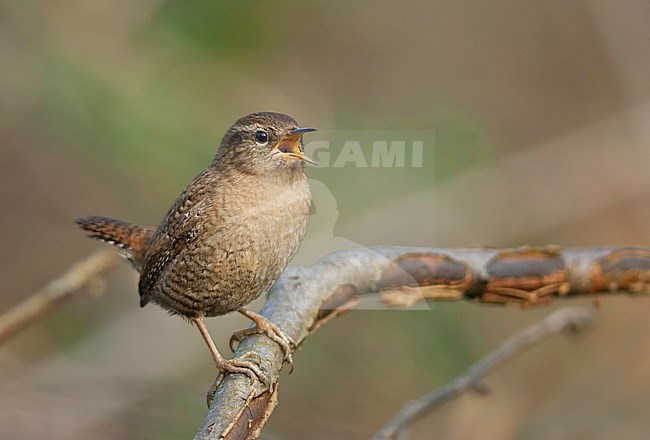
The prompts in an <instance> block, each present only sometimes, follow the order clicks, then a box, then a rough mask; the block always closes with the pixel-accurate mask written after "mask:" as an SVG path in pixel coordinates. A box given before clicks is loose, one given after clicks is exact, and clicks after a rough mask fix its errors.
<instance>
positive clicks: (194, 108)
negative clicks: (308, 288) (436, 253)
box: [0, 0, 650, 439]
mask: <svg viewBox="0 0 650 440" xmlns="http://www.w3.org/2000/svg"><path fill="white" fill-rule="evenodd" d="M649 20H650V5H649V4H648V3H647V2H646V1H645V0H623V1H619V2H612V1H602V0H593V1H571V2H566V1H565V2H561V1H537V2H518V1H514V0H504V1H500V2H482V1H478V0H460V1H455V2H449V1H437V2H425V1H413V2H408V3H398V2H391V1H386V0H378V1H372V2H370V1H356V2H349V1H328V2H299V1H295V0H291V1H283V2H280V1H276V0H273V1H265V2H259V1H258V2H254V1H250V0H238V1H216V0H210V1H208V0H182V1H181V0H175V1H169V0H167V1H164V0H141V1H138V2H128V1H123V0H113V1H105V0H90V1H88V0H87V1H78V0H77V1H75V0H61V1H50V2H46V1H38V0H33V1H17V0H8V1H3V2H1V3H0V66H1V70H0V72H2V73H1V74H0V115H1V116H0V176H1V185H0V211H1V213H2V214H1V216H2V217H1V218H2V222H1V223H0V243H1V244H2V246H1V248H0V279H1V280H2V290H3V293H2V295H1V297H0V306H1V307H2V309H3V310H5V309H8V308H9V307H11V306H12V305H13V304H16V303H17V302H19V301H20V300H21V299H23V298H25V297H27V296H28V295H30V294H31V293H32V292H34V291H36V290H37V289H38V288H39V287H41V286H43V285H44V284H45V283H47V282H48V281H49V280H51V279H53V278H55V277H56V276H57V275H58V274H60V273H61V272H63V271H64V270H65V269H66V268H67V267H68V266H69V265H70V264H72V263H73V262H75V261H77V260H80V259H82V258H84V257H85V256H86V255H88V254H89V253H91V252H92V251H93V250H95V249H97V248H98V247H100V245H99V244H98V243H93V242H91V241H90V240H87V239H85V238H84V237H83V234H81V232H80V231H78V230H76V228H75V227H74V225H73V223H72V220H73V219H74V218H76V217H78V216H81V215H86V214H100V215H108V216H113V217H117V218H123V219H126V220H130V221H133V222H135V223H140V224H148V225H155V224H156V223H157V222H158V221H159V220H160V219H161V218H162V216H163V215H164V213H165V211H166V209H167V208H168V206H169V205H170V204H171V203H172V201H173V200H174V199H175V197H176V196H177V194H178V193H179V192H180V191H181V190H182V189H183V188H184V187H185V185H186V184H187V182H189V180H190V179H191V178H192V177H193V176H194V175H195V174H196V173H198V172H199V171H200V170H201V169H202V168H203V167H205V166H206V165H207V164H208V163H209V162H210V160H211V158H212V155H213V154H214V151H215V149H216V147H217V145H218V142H219V140H220V137H221V135H222V134H223V132H224V131H225V130H226V129H227V128H228V127H229V126H230V125H231V124H232V123H233V122H234V121H235V120H236V119H237V118H238V117H240V116H243V115H245V114H247V113H249V112H253V111H260V110H274V111H282V112H285V113H288V114H291V115H292V116H294V117H296V118H297V119H298V120H299V121H300V122H301V123H302V124H304V125H306V126H316V127H318V128H320V129H321V130H323V131H322V132H321V133H320V134H317V135H314V136H321V138H316V137H314V138H313V139H327V136H330V135H331V136H333V138H336V139H342V138H343V137H345V136H347V134H350V135H351V136H352V137H354V133H367V132H379V133H387V134H386V136H387V137H390V136H392V134H391V133H396V132H402V131H408V132H421V133H429V134H433V135H432V136H431V137H430V138H427V139H424V141H425V150H424V154H423V166H422V167H421V168H413V167H409V166H406V167H402V168H400V167H387V168H370V167H369V168H362V167H356V166H353V165H352V164H348V165H346V166H344V167H339V168H335V167H321V168H319V169H314V168H310V169H309V170H308V174H309V177H310V178H312V179H314V182H312V186H313V188H314V197H315V214H314V217H313V220H312V224H311V226H310V230H309V232H308V236H307V238H306V240H305V242H304V244H303V248H302V250H301V253H300V254H299V255H298V257H297V258H296V260H295V262H296V263H309V262H311V261H314V260H315V259H317V258H319V257H320V256H323V255H325V254H326V253H328V252H330V251H332V250H336V249H341V248H351V247H357V246H370V245H382V244H385V245H396V244H403V245H421V246H467V245H480V244H486V245H492V246H518V245H524V244H536V245H545V244H558V245H562V246H598V245H612V246H614V245H646V246H647V245H649V244H650V221H649V220H650V204H649V203H648V200H649V197H650V175H649V173H648V166H649V164H650V104H649V103H650V81H648V79H649V78H650V44H648V42H649V41H650V27H648V26H647V23H648V21H649ZM328 133H329V134H328ZM342 133H345V136H344V135H343V134H342ZM322 136H325V137H322ZM337 136H338V137H337ZM388 140H390V139H388ZM333 148H334V147H333ZM364 153H367V154H370V152H369V151H364ZM648 301H650V298H630V297H627V296H617V297H607V298H604V299H603V302H602V313H601V316H600V319H599V322H598V325H597V327H596V328H595V329H594V330H593V331H591V332H589V333H588V334H586V335H583V336H580V337H579V338H569V339H567V338H556V339H554V340H552V341H549V342H547V343H545V344H544V345H543V346H541V347H539V348H537V349H535V350H533V351H531V352H529V353H526V354H525V355H523V356H522V357H521V358H519V359H517V360H515V361H514V362H512V363H511V364H509V365H508V366H506V367H504V368H502V369H501V370H500V371H498V372H497V373H495V374H493V375H491V376H490V377H489V378H488V381H487V382H488V384H489V385H490V386H491V388H492V390H493V392H492V393H491V394H490V395H489V396H487V397H476V396H465V397H463V398H461V399H460V400H458V401H456V402H454V403H452V404H450V405H448V406H447V407H445V408H444V409H442V410H440V411H438V412H437V413H435V414H433V415H432V416H430V417H428V418H426V419H425V420H423V421H421V422H419V423H418V424H417V425H415V426H414V428H413V431H412V438H418V439H419V438H422V439H425V438H426V439H429V438H447V439H508V438H517V439H586V438H589V439H610V438H612V437H614V436H618V437H620V438H626V439H645V438H648V437H649V436H650V419H648V417H647V408H648V406H649V405H650V320H649V319H648V311H647V309H648V306H649V302H648ZM574 302H578V301H574ZM260 305H261V302H260V301H258V302H257V303H255V305H254V306H253V307H254V308H259V306H260ZM559 305H561V304H559V301H558V302H557V303H556V304H554V305H553V306H552V307H550V308H549V307H546V308H541V309H536V310H530V311H525V312H522V311H520V310H519V309H517V308H514V307H513V308H491V307H479V306H476V305H473V304H467V303H452V304H436V305H429V306H418V307H416V308H415V310H402V311H392V310H391V311H386V310H360V311H354V312H352V313H349V314H348V315H346V316H344V317H342V318H340V319H337V320H335V321H334V322H332V323H330V324H328V325H327V326H326V327H324V328H323V329H322V330H321V331H319V332H318V333H316V334H315V335H314V336H313V337H311V338H310V339H309V340H308V341H307V343H306V344H305V346H304V348H303V349H302V350H301V351H300V352H299V353H298V354H297V355H296V356H295V362H296V370H295V372H294V373H293V375H292V376H290V377H284V378H283V379H282V381H281V385H280V405H279V406H278V408H277V410H276V412H275V414H274V416H273V418H272V419H271V421H270V423H269V424H268V425H267V428H266V430H265V432H264V436H263V438H267V439H332V438H345V439H363V438H367V437H368V436H369V435H370V434H371V433H372V432H374V431H375V430H376V429H378V428H379V427H380V426H381V425H382V424H383V423H384V422H385V421H387V420H388V418H390V417H391V415H393V414H394V413H395V412H396V411H397V410H398V409H399V408H400V407H401V406H402V404H403V403H404V402H405V401H407V400H409V399H413V398H416V397H418V396H419V395H421V394H423V393H425V392H427V391H429V390H430V389H432V388H434V387H436V386H438V385H441V384H443V383H445V382H446V381H448V380H449V379H450V378H452V377H453V376H454V375H455V374H457V373H459V372H460V371H461V370H462V369H463V368H465V367H466V366H468V365H469V364H470V363H472V362H473V361H476V360H477V359H479V358H480V357H481V356H482V355H483V354H484V353H486V352H487V351H488V350H489V349H491V348H493V347H494V346H495V345H497V344H498V343H499V342H500V341H501V340H502V339H503V338H505V337H506V336H507V335H509V334H511V333H512V332H514V331H516V330H517V329H520V328H522V327H524V326H525V325H527V324H528V323H531V322H533V321H535V320H537V319H539V318H540V317H541V316H543V315H544V314H546V313H548V312H549V311H550V310H551V309H552V308H553V307H557V306H559ZM243 325H248V323H247V322H246V321H245V320H243V319H242V318H239V317H236V316H229V317H225V318H219V319H213V320H210V322H209V326H210V328H211V329H212V332H213V335H214V336H215V340H216V342H217V345H218V346H219V347H221V348H222V349H223V350H224V352H226V351H225V350H226V347H227V340H228V338H229V336H230V334H231V333H232V331H233V330H235V329H237V328H240V327H241V326H243ZM0 368H1V370H2V372H3V374H2V378H1V379H0V380H1V382H0V403H1V405H0V408H2V409H0V437H2V438H3V439H24V438H39V437H40V438H49V439H77V438H79V439H82V438H83V439H86V438H93V439H114V438H134V439H161V438H169V439H175V438H178V439H182V438H188V437H190V436H191V435H192V434H193V433H194V431H195V429H196V428H197V427H198V425H199V424H200V421H201V420H202V418H203V416H204V413H205V404H204V398H203V396H204V391H205V389H206V387H207V386H208V384H209V383H210V382H211V380H212V378H213V376H214V367H213V365H212V361H211V359H210V356H209V353H208V351H207V350H206V349H205V348H204V346H203V342H202V340H201V338H199V336H198V333H197V332H196V330H195V329H193V328H192V327H191V326H189V325H187V324H186V323H185V322H183V321H182V320H181V319H178V318H169V317H167V316H166V314H165V313H164V312H162V311H161V310H160V309H157V308H155V307H147V308H145V309H140V308H139V307H138V295H137V276H136V274H135V273H134V272H133V271H132V270H131V269H130V268H129V267H127V265H126V264H123V265H121V266H120V267H119V268H118V269H117V270H115V271H113V272H111V274H110V275H109V276H108V277H107V291H106V293H105V294H104V295H102V296H101V297H85V298H84V299H81V300H79V301H76V302H74V303H71V304H67V305H65V306H64V307H63V308H62V309H61V310H59V311H57V312H55V313H52V315H51V316H49V317H48V318H47V319H44V320H42V321H41V322H39V323H38V324H37V325H35V326H33V327H31V328H29V329H28V330H26V331H24V332H23V333H21V334H20V335H18V336H17V337H15V338H13V339H12V340H11V341H9V342H8V343H5V344H4V345H3V346H2V347H0Z"/></svg>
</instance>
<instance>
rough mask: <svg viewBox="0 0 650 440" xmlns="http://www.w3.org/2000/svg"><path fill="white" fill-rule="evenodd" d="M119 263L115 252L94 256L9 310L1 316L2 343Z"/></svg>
mask: <svg viewBox="0 0 650 440" xmlns="http://www.w3.org/2000/svg"><path fill="white" fill-rule="evenodd" d="M117 261H119V258H118V257H117V255H116V254H115V252H112V251H102V252H97V253H95V254H92V255H91V256H89V257H88V258H86V259H85V260H82V261H80V262H78V263H76V264H75V265H74V266H72V267H71V268H70V269H69V270H68V271H67V272H66V273H64V274H63V275H61V276H60V277H59V278H57V279H55V280H54V281H51V282H50V283H49V284H47V285H46V286H45V287H44V288H43V289H41V290H39V291H38V292H37V293H35V294H34V295H32V296H30V297H29V298H27V299H25V300H24V301H23V302H21V303H19V304H17V305H16V306H14V307H13V308H11V309H9V310H8V311H6V312H5V313H4V314H3V315H2V316H0V343H2V342H4V341H5V340H6V339H8V338H9V337H11V336H13V335H14V334H15V333H17V332H18V331H20V330H22V329H23V328H25V327H27V326H28V325H30V324H32V323H33V322H35V321H36V320H37V319H38V318H40V317H41V316H43V315H45V314H46V313H47V312H49V311H51V309H52V308H53V307H55V306H57V305H59V304H60V303H62V302H64V301H66V300H69V299H71V298H73V297H74V296H75V295H76V294H77V293H79V291H80V290H81V289H82V288H83V287H85V286H88V285H89V284H90V283H91V282H92V281H93V280H95V279H97V277H99V276H100V275H101V274H103V273H104V272H106V271H107V270H109V269H111V268H112V267H113V266H115V265H116V264H117Z"/></svg>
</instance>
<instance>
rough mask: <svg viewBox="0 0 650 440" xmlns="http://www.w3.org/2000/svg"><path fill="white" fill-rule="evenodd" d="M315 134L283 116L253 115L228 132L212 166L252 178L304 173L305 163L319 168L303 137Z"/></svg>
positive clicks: (240, 121) (241, 120)
mask: <svg viewBox="0 0 650 440" xmlns="http://www.w3.org/2000/svg"><path fill="white" fill-rule="evenodd" d="M312 131H316V129H315V128H304V127H300V126H299V125H298V123H297V122H296V120H295V119H293V118H292V117H291V116H288V115H285V114H282V113H273V112H261V113H251V114H250V115H247V116H244V117H243V118H240V119H239V120H238V121H237V122H235V123H234V124H233V126H232V127H230V129H229V130H228V131H227V132H226V134H225V135H224V137H223V139H222V140H221V144H220V145H219V149H218V150H217V154H216V156H215V158H214V161H213V162H212V164H213V166H217V167H224V166H227V167H234V168H236V169H238V170H241V171H245V172H248V173H252V174H266V173H272V172H278V171H279V170H283V169H292V168H293V169H295V168H299V169H303V168H304V164H305V162H307V163H311V164H315V162H314V161H313V160H311V159H310V158H309V157H308V156H307V155H306V154H305V151H304V148H303V144H302V135H303V134H305V133H309V132H312Z"/></svg>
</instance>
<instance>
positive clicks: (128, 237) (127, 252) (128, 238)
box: [75, 216, 154, 272]
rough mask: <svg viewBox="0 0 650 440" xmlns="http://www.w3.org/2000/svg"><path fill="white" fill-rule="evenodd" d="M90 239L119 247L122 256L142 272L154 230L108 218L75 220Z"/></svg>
mask: <svg viewBox="0 0 650 440" xmlns="http://www.w3.org/2000/svg"><path fill="white" fill-rule="evenodd" d="M75 223H76V224H78V225H79V226H81V228H82V229H84V230H86V231H88V232H90V234H88V237H90V238H94V239H96V240H101V241H103V242H106V243H109V244H112V245H115V246H117V247H118V248H119V249H120V251H119V252H120V254H121V255H122V256H123V257H124V258H126V259H127V260H128V261H129V262H130V263H131V264H132V265H133V267H134V268H135V269H136V270H137V271H138V272H140V270H141V269H142V264H143V262H144V255H145V253H146V251H147V248H148V247H149V243H150V242H151V238H152V237H153V233H154V229H153V228H147V227H142V226H137V225H134V224H132V223H127V222H123V221H121V220H115V219H112V218H107V217H97V216H89V217H83V218H79V219H77V220H75Z"/></svg>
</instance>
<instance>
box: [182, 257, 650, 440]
mask: <svg viewBox="0 0 650 440" xmlns="http://www.w3.org/2000/svg"><path fill="white" fill-rule="evenodd" d="M378 291H379V292H380V293H381V294H382V297H383V299H384V301H385V302H387V303H388V304H391V305H395V304H397V305H400V304H407V305H408V304H412V303H414V302H416V301H419V300H423V299H446V300H458V299H462V298H465V299H471V300H473V301H475V302H479V303H483V302H492V303H502V304H505V303H513V304H519V305H521V306H522V307H527V306H534V305H539V304H548V303H549V302H550V301H552V300H553V299H555V298H566V297H569V296H577V295H594V294H608V293H614V292H619V291H624V292H627V293H630V294H634V295H636V294H639V293H647V292H649V291H650V248H647V247H645V248H591V249H559V248H520V249H482V248H470V249H435V248H405V247H377V248H367V249H358V250H352V251H339V252H334V253H332V254H330V255H328V256H326V257H325V258H323V259H321V260H319V261H318V262H316V263H315V264H313V265H311V266H306V267H299V266H293V267H289V268H288V269H287V270H286V271H285V272H284V273H283V274H282V276H281V277H280V279H279V280H278V281H277V282H276V283H275V285H274V286H273V287H272V288H271V290H270V291H269V294H268V299H267V302H266V304H265V305H264V307H263V308H262V310H261V314H262V315H263V316H265V317H266V318H268V319H269V320H271V321H272V322H274V323H275V324H277V325H278V326H279V327H280V328H282V329H283V330H284V331H285V332H286V333H287V334H288V335H289V336H290V337H291V338H293V340H294V341H296V342H297V343H298V344H300V343H302V342H303V341H304V339H305V338H306V337H307V336H308V335H309V334H310V333H311V332H313V331H315V330H316V329H317V328H319V326H320V325H322V324H324V323H326V322H327V321H328V320H330V319H331V318H332V317H334V316H338V315H339V314H341V312H342V311H345V310H349V309H351V308H353V307H354V306H355V305H356V304H357V302H358V297H359V296H360V295H364V294H367V293H376V292H378ZM249 351H252V352H255V353H256V354H257V355H258V356H259V358H260V368H261V369H262V370H263V371H264V372H266V374H267V377H269V379H270V380H271V382H272V383H274V384H276V385H275V387H274V388H273V391H269V390H267V389H265V387H263V386H262V385H261V383H259V382H256V383H251V382H250V381H249V380H248V378H247V377H244V376H242V375H240V374H230V375H228V376H227V377H226V378H225V379H224V380H223V381H222V382H221V383H220V385H219V387H218V388H217V390H216V394H215V397H214V399H213V401H212V404H211V406H210V409H209V411H208V414H207V416H206V418H205V420H204V422H203V425H202V427H201V428H200V429H199V431H198V432H197V434H196V436H195V439H199V440H204V439H220V438H225V439H249V438H256V437H257V436H258V435H259V433H260V432H261V429H262V428H263V426H264V424H265V422H266V420H268V418H269V416H270V414H271V412H272V411H273V406H271V404H268V405H266V404H260V402H265V401H267V402H275V399H274V398H271V397H272V395H273V394H275V393H276V392H277V380H278V377H279V375H280V370H281V368H282V366H283V361H282V359H283V353H282V351H281V349H280V347H279V346H278V345H277V344H276V343H274V342H273V341H271V340H270V339H269V338H267V337H265V336H262V335H254V336H250V337H247V338H245V339H244V340H242V341H241V343H240V345H239V347H238V349H237V351H236V352H235V357H238V356H241V355H243V354H244V353H246V352H249ZM274 404H275V403H273V405H274ZM235 427H236V428H237V429H235ZM247 427H248V428H247Z"/></svg>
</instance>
